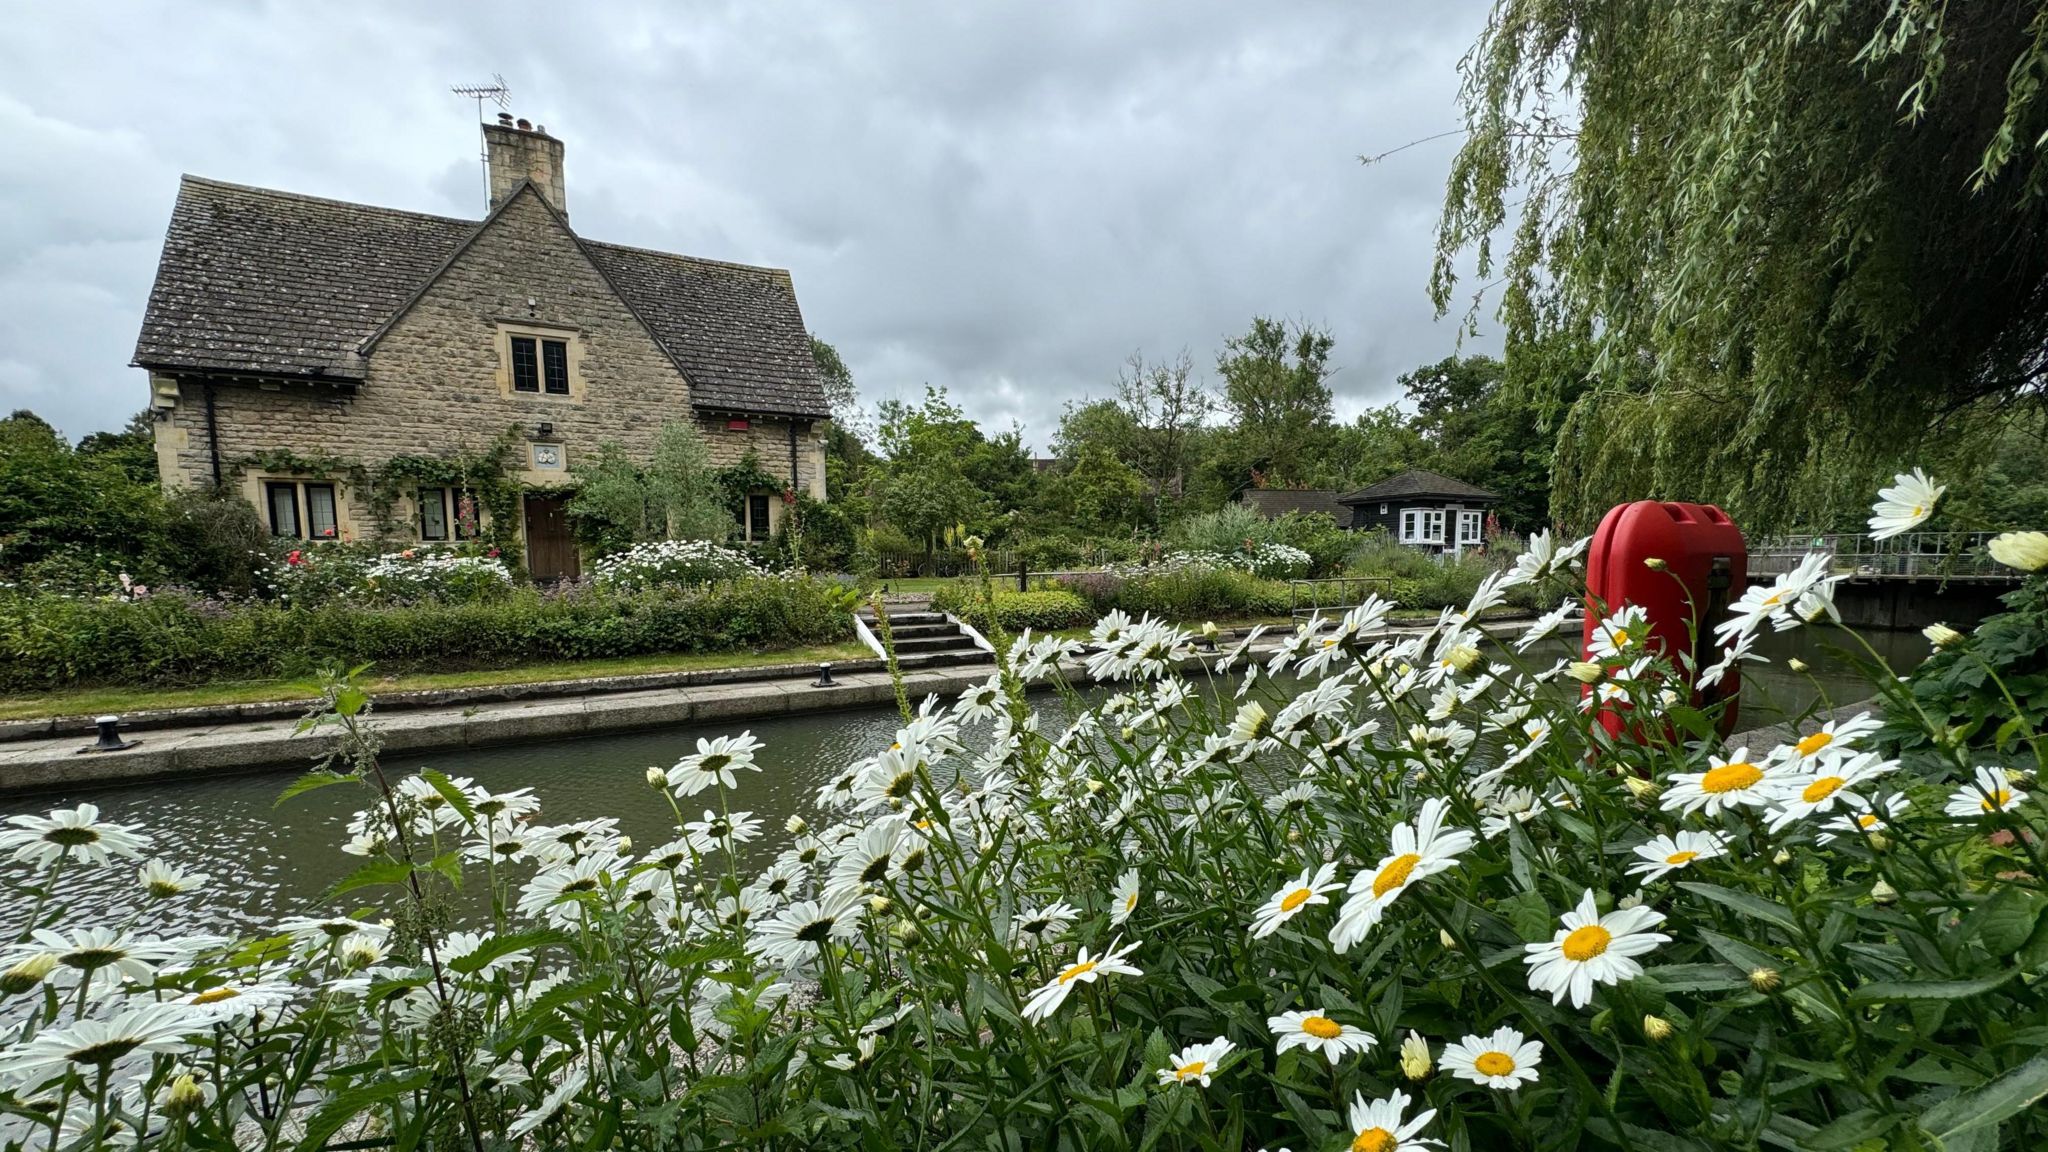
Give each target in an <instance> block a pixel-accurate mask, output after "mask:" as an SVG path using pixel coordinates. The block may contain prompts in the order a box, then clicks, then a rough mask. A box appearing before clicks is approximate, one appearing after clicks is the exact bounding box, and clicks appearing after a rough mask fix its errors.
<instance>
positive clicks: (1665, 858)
mask: <svg viewBox="0 0 2048 1152" xmlns="http://www.w3.org/2000/svg"><path fill="white" fill-rule="evenodd" d="M1635 853H1636V855H1638V856H1640V857H1642V860H1641V861H1639V862H1637V863H1635V864H1631V865H1629V867H1628V871H1629V875H1631V876H1640V877H1642V878H1643V883H1645V884H1648V883H1649V882H1650V881H1652V880H1659V879H1662V878H1663V877H1664V876H1665V875H1667V874H1669V873H1672V872H1676V871H1678V870H1679V869H1680V868H1684V867H1688V866H1689V865H1691V864H1692V863H1693V862H1694V861H1696V860H1711V859H1713V858H1714V857H1716V856H1725V855H1727V854H1728V842H1727V841H1726V840H1724V839H1722V838H1721V837H1720V836H1719V835H1717V834H1715V833H1712V832H1679V833H1678V834H1676V835H1662V836H1657V837H1655V838H1653V839H1651V840H1650V841H1649V842H1648V843H1646V844H1638V845H1636V848H1635Z"/></svg>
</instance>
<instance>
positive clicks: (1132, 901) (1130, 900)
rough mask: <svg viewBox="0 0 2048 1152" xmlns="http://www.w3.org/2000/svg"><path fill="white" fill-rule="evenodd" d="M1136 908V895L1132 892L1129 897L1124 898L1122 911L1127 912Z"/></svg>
mask: <svg viewBox="0 0 2048 1152" xmlns="http://www.w3.org/2000/svg"><path fill="white" fill-rule="evenodd" d="M1137 906H1138V894H1137V893H1136V892H1133V893H1131V894H1130V895H1129V896H1126V897H1124V911H1126V912H1129V911H1130V910H1132V909H1133V908H1136V907H1137Z"/></svg>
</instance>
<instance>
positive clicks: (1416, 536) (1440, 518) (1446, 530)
mask: <svg viewBox="0 0 2048 1152" xmlns="http://www.w3.org/2000/svg"><path fill="white" fill-rule="evenodd" d="M1337 502H1338V503H1339V504H1342V505H1344V506H1345V507H1346V508H1348V509H1350V511H1351V516H1350V518H1349V520H1343V519H1340V520H1339V521H1338V523H1340V524H1344V525H1346V526H1347V527H1349V528H1352V529H1355V530H1357V531H1360V532H1364V531H1369V530H1371V529H1374V528H1384V529H1386V532H1387V535H1389V536H1391V537H1393V538H1394V539H1395V540H1398V541H1400V542H1401V543H1403V544H1406V545H1409V546H1410V547H1414V548H1424V549H1428V550H1429V551H1432V552H1452V551H1463V550H1464V549H1467V548H1476V547H1478V546H1479V545H1481V544H1483V543H1485V541H1486V512H1487V510H1488V509H1489V508H1491V507H1493V506H1494V505H1495V504H1498V503H1500V494H1499V493H1497V492H1489V491H1487V490H1486V489H1484V488H1481V487H1479V486H1478V485H1477V484H1467V483H1465V482H1464V481H1463V480H1453V479H1451V478H1450V477H1449V476H1442V475H1438V474H1437V473H1435V472H1425V471H1423V470H1422V469H1420V468H1413V469H1410V470H1408V471H1406V472H1403V473H1401V474H1399V475H1397V476H1389V477H1388V478H1386V479H1385V480H1382V481H1380V482H1379V483H1377V484H1373V485H1369V486H1367V487H1364V488H1360V489H1359V490H1358V491H1356V492H1350V493H1347V494H1345V495H1343V496H1341V497H1339V498H1338V501H1337Z"/></svg>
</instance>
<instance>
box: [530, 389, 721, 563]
mask: <svg viewBox="0 0 2048 1152" xmlns="http://www.w3.org/2000/svg"><path fill="white" fill-rule="evenodd" d="M756 469H757V470H758V465H757V466H756ZM576 478H577V485H576V494H575V496H574V497H572V498H571V499H570V501H569V517H570V519H571V520H572V521H574V522H575V525H576V531H577V535H578V536H580V537H581V538H582V539H583V540H584V542H585V543H588V544H590V545H591V546H592V547H594V548H596V549H597V550H598V551H600V552H616V551H618V550H620V549H622V548H626V547H630V546H631V545H633V544H636V543H639V542H641V541H645V540H721V541H722V540H724V539H726V538H727V537H728V536H730V535H731V534H732V528H733V514H732V510H731V508H730V507H729V504H728V497H727V493H726V491H725V485H724V483H723V481H724V479H725V478H724V476H723V474H722V473H720V472H719V471H718V470H716V469H714V468H712V467H711V450H710V447H709V446H708V445H707V444H706V443H705V442H704V435H703V433H701V432H699V431H698V430H697V428H696V426H695V425H693V424H689V423H685V422H683V421H680V420H675V421H670V422H668V423H665V424H663V425H662V426H661V431H660V432H659V433H658V434H657V436H656V438H655V445H654V453H653V455H652V457H651V458H650V459H649V461H648V463H647V464H646V465H645V466H642V465H639V464H637V463H635V462H634V461H633V458H632V456H631V455H630V454H628V453H627V451H626V450H625V448H623V447H622V446H620V445H619V444H617V443H614V442H609V441H607V442H605V443H602V444H599V445H598V448H597V456H596V458H595V459H593V460H591V461H590V462H589V463H588V464H587V465H582V466H579V467H578V468H577V469H576Z"/></svg>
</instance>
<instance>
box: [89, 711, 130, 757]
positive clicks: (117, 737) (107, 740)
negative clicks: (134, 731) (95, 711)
mask: <svg viewBox="0 0 2048 1152" xmlns="http://www.w3.org/2000/svg"><path fill="white" fill-rule="evenodd" d="M93 725H94V726H95V727H97V728H98V729H99V733H100V740H99V743H97V744H90V745H87V746H86V747H84V748H81V749H79V751H81V752H119V751H121V750H122V749H124V748H133V747H135V745H136V744H137V743H139V741H135V740H123V739H121V718H120V717H119V716H102V717H100V718H99V719H97V720H95V721H93Z"/></svg>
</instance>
